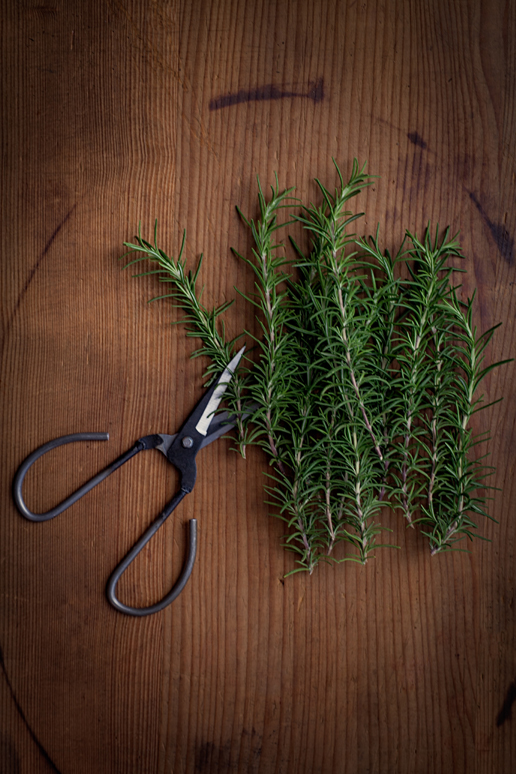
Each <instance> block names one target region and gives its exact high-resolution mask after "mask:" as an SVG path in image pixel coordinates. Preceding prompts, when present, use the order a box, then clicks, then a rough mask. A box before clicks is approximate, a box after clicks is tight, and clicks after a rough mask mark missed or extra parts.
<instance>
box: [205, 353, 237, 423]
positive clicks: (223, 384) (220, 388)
mask: <svg viewBox="0 0 516 774" xmlns="http://www.w3.org/2000/svg"><path fill="white" fill-rule="evenodd" d="M244 351H245V346H244V347H242V349H241V350H239V352H237V354H236V355H235V357H234V358H233V359H232V360H231V362H230V363H228V365H227V366H226V368H225V369H224V371H223V372H222V375H221V376H220V378H219V380H218V382H217V385H216V387H215V389H214V390H213V394H212V396H211V398H210V400H209V401H208V403H207V405H206V408H205V409H204V411H203V412H202V414H201V417H200V419H199V421H198V422H197V424H196V426H195V429H196V430H197V432H198V433H200V435H207V434H208V430H209V427H210V425H211V423H212V420H213V418H214V417H213V415H214V413H215V412H216V410H217V409H218V407H219V405H220V401H221V400H222V398H223V397H224V393H225V392H226V389H227V386H228V384H229V383H230V381H231V378H232V376H233V373H234V372H235V369H236V367H237V366H238V364H239V362H240V360H241V359H242V355H243V354H244Z"/></svg>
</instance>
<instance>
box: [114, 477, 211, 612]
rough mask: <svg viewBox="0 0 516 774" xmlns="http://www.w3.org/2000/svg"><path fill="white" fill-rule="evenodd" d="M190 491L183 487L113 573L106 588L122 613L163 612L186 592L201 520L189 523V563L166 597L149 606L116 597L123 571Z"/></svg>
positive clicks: (187, 556) (115, 605) (186, 560)
mask: <svg viewBox="0 0 516 774" xmlns="http://www.w3.org/2000/svg"><path fill="white" fill-rule="evenodd" d="M187 494H188V491H186V490H185V489H181V490H180V491H179V492H178V493H177V494H176V495H175V497H174V498H173V499H172V500H171V501H170V503H169V504H168V505H167V506H166V508H165V509H164V510H163V511H162V513H160V515H159V516H158V518H157V519H156V520H155V521H154V522H153V523H152V524H151V525H150V527H149V528H148V529H147V530H145V532H144V533H143V535H142V536H141V538H140V539H139V540H138V541H137V542H136V543H135V544H134V546H133V547H132V548H131V550H130V551H129V553H128V554H127V556H125V557H124V559H122V561H121V562H120V564H119V565H118V567H116V568H115V570H113V573H112V575H111V577H110V579H109V581H108V584H107V587H106V596H107V598H108V600H109V601H110V603H111V604H112V605H113V607H114V608H115V609H116V610H118V611H119V612H120V613H126V614H127V615H135V616H144V615H151V614H152V613H159V611H160V610H164V609H165V608H166V607H168V605H170V603H171V602H173V601H174V599H176V598H177V597H178V596H179V595H180V594H181V592H182V590H183V589H184V587H185V586H186V583H187V581H188V579H189V577H190V575H191V574H192V570H193V566H194V562H195V557H196V554H197V519H190V521H189V523H188V527H189V536H188V552H187V555H186V559H185V563H184V565H183V569H182V570H181V574H180V576H179V578H178V579H177V581H176V582H175V583H174V585H173V586H172V588H171V589H170V591H169V592H168V594H166V595H165V596H164V597H163V599H161V600H160V601H159V602H156V603H155V604H154V605H149V606H148V607H130V606H129V605H126V604H124V603H123V602H120V600H119V599H118V597H117V596H116V587H117V583H118V581H119V580H120V577H121V576H122V574H123V573H124V572H125V571H126V570H127V568H128V567H129V565H130V564H132V563H133V561H134V560H135V559H136V557H137V556H138V554H139V553H140V551H141V550H142V549H143V548H144V547H145V546H146V545H147V543H148V542H149V540H150V539H151V538H152V537H153V535H155V534H156V532H157V531H158V529H159V528H160V527H161V525H162V524H163V523H164V522H165V521H166V519H168V517H169V516H170V514H171V513H172V511H173V510H174V508H176V507H177V506H178V505H179V503H180V502H181V500H182V499H183V497H184V496H185V495H187Z"/></svg>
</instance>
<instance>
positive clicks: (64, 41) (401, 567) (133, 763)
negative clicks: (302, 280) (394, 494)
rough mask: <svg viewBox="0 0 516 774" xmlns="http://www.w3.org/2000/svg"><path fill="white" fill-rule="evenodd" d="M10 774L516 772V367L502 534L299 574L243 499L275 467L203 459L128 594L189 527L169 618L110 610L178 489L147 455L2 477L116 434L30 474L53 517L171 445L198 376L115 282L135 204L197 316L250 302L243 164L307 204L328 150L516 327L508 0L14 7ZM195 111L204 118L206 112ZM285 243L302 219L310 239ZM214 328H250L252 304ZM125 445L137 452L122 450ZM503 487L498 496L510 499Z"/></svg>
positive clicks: (166, 569) (402, 538) (229, 0)
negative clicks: (161, 442) (61, 440)
mask: <svg viewBox="0 0 516 774" xmlns="http://www.w3.org/2000/svg"><path fill="white" fill-rule="evenodd" d="M2 21H3V46H2V54H1V56H2V59H3V61H2V68H1V76H0V77H1V83H2V119H1V133H2V134H1V148H2V172H3V175H2V178H3V191H2V197H1V202H0V207H1V211H2V221H1V222H2V229H1V250H2V261H1V277H2V298H3V304H2V311H1V314H2V327H3V334H4V335H3V340H2V360H1V379H2V381H1V384H2V391H1V400H2V419H3V438H4V452H3V465H2V490H1V491H2V519H1V520H0V530H1V542H0V567H1V572H2V582H1V587H0V596H1V619H0V646H1V652H2V658H1V660H0V708H1V710H0V711H1V715H0V717H1V725H0V771H2V772H6V773H9V774H14V773H16V774H21V773H22V774H29V773H30V774H39V773H40V772H41V773H42V774H43V773H46V772H50V771H56V772H61V774H66V772H74V774H75V773H76V774H89V773H90V772H95V774H122V773H123V774H129V773H130V774H133V773H134V774H136V773H138V774H147V772H148V773H149V774H150V773H151V772H152V774H154V773H155V772H159V774H165V773H166V774H171V773H172V772H173V773H174V774H179V773H180V772H192V773H193V772H210V773H212V772H233V771H235V772H242V774H243V773H244V772H246V774H247V773H248V772H253V773H256V774H272V773H274V774H280V773H281V774H303V772H306V773H307V774H308V772H310V774H312V773H313V772H321V773H323V774H330V773H332V774H348V773H349V774H402V773H404V772H406V774H414V772H417V773H418V774H426V773H428V774H430V773H433V772H435V773H437V772H444V773H446V774H447V773H448V772H450V774H451V772H453V773H454V774H456V773H458V772H468V774H470V772H475V774H511V772H513V771H514V767H515V763H514V761H515V760H516V730H515V729H516V725H515V723H516V708H515V707H514V706H513V702H514V699H515V696H516V691H515V689H514V685H515V680H516V623H515V608H514V597H515V573H514V560H515V537H516V522H515V520H514V518H513V505H512V503H513V501H514V497H515V496H516V491H515V490H514V487H515V483H514V482H515V462H516V447H515V444H514V437H515V436H514V411H513V406H514V399H515V391H516V388H515V386H514V385H515V384H516V380H515V373H514V368H515V366H514V364H511V365H510V366H508V367H506V368H504V369H501V370H499V371H496V372H494V373H493V374H492V376H491V377H490V379H489V380H488V383H487V385H486V393H488V397H489V398H490V399H495V398H496V397H498V396H500V395H503V396H505V399H504V401H503V402H502V403H499V404H497V405H496V406H495V407H493V408H492V409H491V410H490V412H489V414H488V415H487V414H486V415H485V416H484V417H481V416H480V417H479V419H478V427H479V429H490V431H491V435H492V438H493V440H492V442H491V445H490V448H491V452H492V463H493V465H495V466H496V469H497V472H496V476H495V479H494V484H495V485H496V486H497V487H500V489H501V491H496V492H494V500H493V503H492V508H491V513H492V515H493V517H494V518H495V519H496V520H497V522H498V523H497V524H495V523H491V522H489V523H486V524H485V525H482V529H481V531H482V533H483V534H484V535H485V536H486V537H488V538H489V540H490V541H491V542H488V543H482V542H481V541H476V542H475V543H474V544H473V545H472V547H471V553H469V554H456V555H448V556H442V557H434V558H430V556H429V552H428V549H427V545H426V543H425V540H424V539H423V538H422V537H421V536H420V535H419V534H418V533H417V532H415V531H412V530H410V531H409V532H408V531H406V530H405V528H404V525H403V524H402V523H401V519H400V520H396V518H395V517H393V516H388V515H386V517H385V518H386V519H388V521H389V526H391V528H392V529H393V535H392V536H391V538H392V540H393V542H396V543H397V544H398V545H400V547H401V548H400V550H399V551H389V550H385V551H383V552H378V556H377V559H376V560H375V561H374V562H370V563H369V564H368V566H367V567H366V568H363V569H361V568H356V567H349V566H347V565H342V566H338V567H335V568H332V567H323V568H321V569H320V570H318V571H317V573H316V574H314V576H313V577H312V578H308V577H305V576H303V575H296V576H294V577H292V578H290V579H287V580H284V579H283V576H284V575H285V573H287V572H288V571H289V570H291V569H292V567H293V564H292V561H293V560H292V557H291V556H289V555H288V554H287V553H285V552H284V551H283V549H282V548H281V546H280V542H281V535H282V526H281V524H280V522H279V521H277V520H275V519H272V518H271V517H270V516H269V515H268V511H267V506H266V505H265V504H264V496H263V490H262V485H263V471H264V469H265V461H264V459H263V458H262V456H261V455H260V453H258V452H257V451H253V450H251V451H250V453H249V455H248V459H247V460H246V461H244V460H242V459H240V458H239V457H238V456H237V455H235V454H234V453H232V452H230V450H229V448H230V447H229V444H228V442H227V441H221V442H220V443H218V444H214V445H213V446H211V447H209V448H208V449H206V450H204V451H203V452H202V455H201V457H200V458H199V480H198V484H197V486H196V489H195V491H194V493H193V494H192V495H191V496H190V497H189V498H187V499H186V500H185V501H184V504H183V505H182V506H181V510H180V511H178V513H177V516H176V517H175V518H174V520H173V522H172V523H170V524H167V526H166V528H165V529H164V530H162V533H163V534H160V535H159V536H157V537H156V539H155V540H154V541H153V542H152V544H151V545H150V546H149V548H148V549H147V550H146V551H145V552H144V555H143V556H141V557H140V558H139V560H138V562H137V563H136V565H135V566H134V567H133V568H132V569H131V570H130V572H128V573H127V576H126V577H124V578H123V581H122V582H121V584H120V593H121V596H123V598H124V599H125V600H128V601H129V603H131V604H145V603H147V602H149V601H150V600H152V599H156V598H159V596H160V595H161V594H162V593H163V591H164V590H166V589H167V588H168V587H169V586H170V584H171V583H172V582H173V580H174V578H175V577H176V575H177V572H178V568H179V565H180V563H181V561H182V556H183V552H184V545H185V530H184V525H185V524H186V522H187V521H188V519H190V518H192V517H193V516H194V515H195V516H197V517H198V518H199V528H200V548H199V556H198V561H197V563H196V567H195V570H194V574H193V576H192V578H191V580H190V582H189V584H188V586H187V588H186V589H185V591H184V592H183V594H182V595H181V597H180V598H179V599H178V600H177V601H176V602H175V603H174V604H173V605H172V606H171V607H170V608H169V609H168V610H167V611H166V612H164V613H163V614H161V615H156V616H152V617H150V618H148V619H144V620H133V619H130V618H126V617H124V616H121V615H119V614H117V613H116V612H115V611H114V610H112V609H111V608H110V606H109V605H108V603H107V602H106V600H105V598H104V586H105V582H106V579H107V577H108V576H109V574H110V572H111V570H112V568H113V567H114V566H115V565H116V563H117V562H118V561H119V560H120V558H121V556H123V555H124V553H125V552H126V551H127V549H128V548H129V547H130V546H131V545H132V543H133V542H134V540H135V539H136V538H137V537H138V536H139V534H140V533H141V532H142V531H143V529H144V528H145V526H146V525H147V524H148V523H149V522H150V520H151V519H152V517H153V516H154V515H155V514H156V513H157V512H158V511H159V509H160V507H161V506H162V504H163V502H164V501H165V498H166V496H167V495H169V494H170V493H171V492H172V491H173V487H174V483H175V482H174V480H173V479H172V480H171V477H170V471H169V470H168V468H167V467H166V464H165V463H164V462H163V461H162V460H158V459H156V458H155V456H153V455H148V457H147V458H146V459H141V460H140V459H136V460H134V461H133V462H132V463H131V465H130V466H127V468H128V469H125V470H121V471H119V472H118V474H117V475H116V476H114V477H112V478H111V479H110V480H109V481H108V482H105V483H104V484H103V485H102V486H101V487H99V488H98V489H97V490H95V491H94V492H92V493H90V494H89V495H88V497H87V498H85V499H84V500H82V501H81V502H80V503H78V504H77V505H76V506H74V507H73V508H72V509H71V510H70V511H68V512H67V513H66V514H63V515H62V516H61V517H60V518H57V519H55V520H54V521H52V522H48V523H46V524H29V523H28V522H25V521H24V520H23V519H22V518H21V517H20V516H19V515H18V513H17V511H16V509H15V507H14V505H13V503H12V500H11V495H10V488H11V482H12V478H13V475H14V472H15V470H16V468H17V466H18V465H19V464H20V462H21V461H22V460H23V459H24V457H25V456H26V455H27V454H28V453H29V452H30V451H31V450H32V449H34V448H35V447H37V446H38V445H40V444H41V443H44V442H45V441H47V440H49V439H51V438H53V437H56V436H58V435H63V434H66V433H70V432H75V431H81V430H83V431H106V432H109V433H110V438H111V440H110V441H109V442H108V443H105V444H87V445H80V444H77V445H74V446H70V447H67V448H66V449H60V450H57V451H56V452H55V453H53V454H52V455H49V456H48V458H45V460H43V461H41V462H40V463H39V464H38V465H37V466H36V467H35V469H34V470H32V471H31V473H30V476H28V478H27V487H26V497H27V500H28V501H29V502H30V504H31V505H32V506H33V507H34V508H35V509H36V508H41V509H46V508H48V507H50V506H51V505H53V504H54V503H55V502H56V501H58V499H59V498H60V497H63V496H64V495H65V494H66V493H67V492H69V491H71V490H73V488H74V487H76V486H77V485H78V484H79V483H81V482H82V481H84V480H86V479H87V478H88V477H89V476H90V475H92V474H93V473H94V472H95V471H96V470H98V469H99V468H100V467H102V466H103V465H105V464H107V463H108V462H109V461H110V460H112V459H114V458H115V457H116V456H117V455H118V454H119V453H120V452H121V451H122V450H124V449H125V448H127V447H128V446H129V445H130V444H131V443H132V442H133V441H134V440H135V439H136V438H138V437H140V436H143V435H145V434H147V433H151V432H159V431H163V432H172V431H174V429H175V428H177V427H178V425H179V423H180V422H181V420H182V419H183V418H184V417H185V416H186V414H187V413H188V412H189V411H190V409H191V408H192V407H193V405H194V404H195V401H196V399H197V398H198V396H199V395H200V394H201V389H202V378H201V377H202V372H203V368H204V366H205V364H203V363H201V362H199V361H190V360H189V354H190V353H191V351H192V349H193V347H194V343H193V342H192V341H191V340H187V339H186V338H185V336H184V335H183V332H182V330H181V329H179V328H174V327H170V325H169V322H170V321H171V320H174V319H176V318H175V315H176V312H174V310H173V309H172V308H170V307H169V306H167V305H166V304H165V303H162V304H155V305H152V306H150V307H148V306H147V304H146V301H147V300H148V298H150V297H151V296H153V295H156V294H157V292H158V291H157V288H156V285H155V283H154V281H153V279H152V278H149V279H148V280H140V281H135V280H132V279H131V278H130V275H129V273H128V272H126V273H122V272H121V271H120V269H121V264H120V263H119V262H118V260H117V259H118V256H119V255H120V254H121V252H122V251H123V247H122V243H123V242H124V241H126V240H128V239H130V238H131V237H132V235H133V234H134V233H135V231H136V229H137V227H138V223H139V221H141V223H142V231H143V233H144V235H147V236H151V234H152V229H153V226H154V220H155V218H158V224H159V232H158V233H159V239H160V243H161V245H162V246H163V247H164V249H166V250H167V251H169V252H170V253H173V254H174V255H177V252H178V250H179V246H180V242H181V236H182V232H183V229H186V234H187V238H186V255H187V256H188V259H189V261H190V262H191V265H192V266H193V265H194V264H195V261H196V260H197V258H198V256H199V254H200V253H201V252H204V253H205V254H206V257H205V262H204V265H203V269H202V281H203V282H204V283H205V300H206V304H207V305H209V304H211V303H217V304H218V303H222V302H223V301H224V300H226V299H229V298H232V297H234V295H235V294H234V289H233V288H234V286H235V285H237V286H238V287H239V288H241V289H243V290H245V291H249V290H252V282H253V280H252V277H251V276H250V274H249V272H248V271H247V269H246V267H245V265H244V264H243V263H239V262H238V261H237V259H236V258H235V257H234V256H233V254H232V253H231V252H230V247H231V246H233V247H235V248H236V249H237V250H239V251H240V252H245V251H246V250H249V246H250V245H249V242H248V235H247V234H246V233H245V230H244V229H243V228H242V226H241V224H240V223H239V220H238V217H237V214H236V212H235V205H237V204H238V206H239V207H240V208H241V209H242V210H243V211H244V212H245V213H249V214H250V215H252V216H254V215H255V214H256V175H259V176H260V179H261V181H262V184H263V185H264V186H266V185H268V184H269V183H272V182H273V180H274V171H277V172H278V175H279V180H280V183H281V185H282V186H285V187H286V186H291V185H294V186H296V189H297V193H298V195H299V196H300V197H301V198H303V199H305V200H306V199H315V197H316V196H317V193H316V188H315V185H314V183H313V178H314V177H315V176H318V177H320V178H321V179H322V180H323V181H325V183H326V184H327V185H329V186H332V185H333V183H334V178H335V175H334V171H333V165H332V161H331V157H332V156H334V157H335V158H336V159H337V160H338V162H339V164H340V165H341V167H342V168H343V169H344V170H346V171H347V170H349V168H350V165H351V161H352V159H353V157H355V156H356V157H358V158H359V160H360V161H364V160H366V159H367V160H368V168H369V170H370V171H371V172H372V173H374V174H378V175H380V177H379V179H378V181H377V182H376V184H375V185H374V186H373V188H372V189H370V190H368V191H367V193H364V194H363V196H362V197H361V202H360V207H361V209H363V210H364V211H365V212H366V213H367V215H366V216H365V217H364V218H363V219H362V220H361V221H360V229H361V233H363V234H367V233H371V232H373V231H374V230H375V229H376V225H377V223H378V222H379V223H380V224H381V235H382V239H383V243H384V245H385V246H386V247H389V248H390V249H396V247H397V246H398V245H399V243H400V241H401V239H402V237H403V234H404V231H405V229H406V228H410V229H411V230H412V231H416V232H417V233H422V231H423V230H424V228H425V227H426V225H427V223H428V222H429V221H431V222H432V223H436V222H439V223H440V224H441V225H442V226H445V225H448V224H449V225H450V226H451V228H452V230H459V229H460V231H461V241H462V246H463V249H464V251H465V255H466V262H465V265H466V268H467V274H466V275H465V278H464V290H463V292H464V294H471V292H472V291H473V289H474V288H475V287H478V303H477V323H478V326H479V328H480V329H486V328H488V327H489V326H490V325H493V324H496V323H497V322H499V321H502V322H503V326H502V328H501V331H500V332H499V334H498V335H497V337H496V340H495V343H494V344H493V346H492V348H491V351H490V357H491V358H492V359H495V358H499V357H506V358H507V357H511V356H512V355H513V354H514V349H515V347H514V344H515V341H516V330H515V327H514V326H515V322H514V321H515V319H516V315H515V309H514V287H515V285H514V282H515V279H514V270H515V243H514V239H515V234H516V222H515V220H516V210H515V208H514V201H515V186H516V168H515V158H516V156H515V152H516V141H515V137H516V131H515V130H516V95H515V88H516V87H515V84H516V79H515V73H516V6H515V4H514V3H510V2H503V0H490V2H487V0H470V1H469V2H455V3H448V2H444V0H436V2H432V3H414V2H411V1H410V0H400V1H399V2H394V0H386V2H362V1H361V0H359V2H356V1H355V2H354V1H353V0H349V1H347V2H337V0H326V2H323V1H322V0H321V1H319V2H313V3H303V2H294V1H293V0H286V2H282V3H276V2H271V1H270V0H257V2H254V3H250V2H249V3H242V2H237V1H236V0H213V1H212V2H207V0H189V1H188V2H186V0H182V2H179V1H178V2H174V3H163V2H158V1H157V0H149V2H142V1H141V0H108V1H107V2H101V0H82V1H81V2H75V3H69V2H65V1H64V0H53V2H48V3H43V4H42V3H41V2H35V0H21V2H18V3H12V2H8V0H4V2H3V3H2ZM210 108H211V109H210ZM300 238H301V239H302V235H301V236H300ZM227 325H228V329H229V332H230V333H231V334H236V333H238V332H239V331H241V330H242V329H243V328H244V327H246V328H248V329H250V330H253V328H254V326H255V322H254V320H253V317H252V314H250V312H249V310H248V309H247V308H246V306H245V304H244V302H243V301H242V300H241V299H237V301H236V303H235V305H234V306H233V307H232V308H231V310H230V311H229V313H228V315H227ZM142 456H144V455H142ZM513 495H514V496H513Z"/></svg>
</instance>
